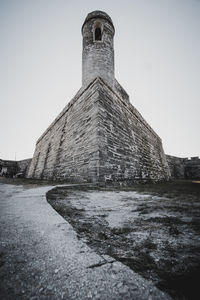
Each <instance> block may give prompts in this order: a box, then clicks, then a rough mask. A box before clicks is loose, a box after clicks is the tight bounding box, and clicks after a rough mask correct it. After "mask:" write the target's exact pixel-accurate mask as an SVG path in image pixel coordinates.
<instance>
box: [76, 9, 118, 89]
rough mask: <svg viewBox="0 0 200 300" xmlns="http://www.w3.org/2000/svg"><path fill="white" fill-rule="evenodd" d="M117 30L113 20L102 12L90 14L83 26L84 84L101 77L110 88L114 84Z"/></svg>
mask: <svg viewBox="0 0 200 300" xmlns="http://www.w3.org/2000/svg"><path fill="white" fill-rule="evenodd" d="M114 33H115V29H114V26H113V23H112V20H111V18H110V17H109V16H108V15H107V14H106V13H105V12H102V11H93V12H91V13H89V14H88V15H87V17H86V19H85V21H84V23H83V26H82V35H83V52H82V84H83V86H86V85H88V84H89V83H90V82H91V81H92V80H93V79H94V78H96V77H101V78H102V79H103V80H105V82H107V83H108V84H109V85H110V86H113V82H114V77H115V74H114V46H113V37H114Z"/></svg>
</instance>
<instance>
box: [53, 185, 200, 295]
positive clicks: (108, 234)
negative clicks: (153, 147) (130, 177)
mask: <svg viewBox="0 0 200 300" xmlns="http://www.w3.org/2000/svg"><path fill="white" fill-rule="evenodd" d="M124 191H125V192H127V193H125V192H124ZM106 197H107V198H106ZM47 199H48V201H49V203H50V204H51V205H52V206H53V207H54V208H55V209H56V210H57V211H58V212H59V213H60V214H61V215H62V216H63V217H64V218H65V219H66V220H67V221H68V222H69V223H70V224H71V225H72V226H73V227H74V229H75V230H76V232H77V234H78V236H79V238H83V239H84V241H86V242H87V243H88V245H89V246H90V247H91V248H93V249H94V250H95V251H97V252H98V253H99V254H107V255H110V256H112V257H114V258H115V259H116V260H118V261H121V262H122V263H124V264H126V265H128V266H129V267H130V268H131V269H132V270H134V271H135V272H138V273H139V274H140V275H141V276H143V277H144V278H146V279H148V280H151V281H153V282H154V284H155V285H156V286H157V287H158V288H160V289H161V290H163V291H166V292H167V293H169V294H170V295H171V296H172V298H173V299H179V300H180V299H199V296H200V289H199V278H200V254H199V253H200V185H199V184H198V183H194V182H191V181H178V182H171V183H167V184H151V185H136V186H134V187H128V188H123V189H119V188H115V189H112V188H107V189H106V188H104V189H97V188H92V189H91V188H89V187H73V188H66V187H65V188H56V189H54V190H52V191H50V192H48V194H47ZM102 199H104V202H103V204H101V200H102ZM98 201H99V202H98ZM108 202H110V203H111V205H110V206H109V205H108V204H109V203H108ZM104 204H105V206H104ZM116 214H117V223H116V224H117V225H116V226H114V225H113V224H112V222H111V223H110V220H112V218H113V217H114V216H115V215H116Z"/></svg>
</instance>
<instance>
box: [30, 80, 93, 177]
mask: <svg viewBox="0 0 200 300" xmlns="http://www.w3.org/2000/svg"><path fill="white" fill-rule="evenodd" d="M96 100H97V97H96V87H95V85H94V83H92V84H90V85H89V87H87V88H86V89H85V90H80V91H79V92H78V94H77V95H76V96H75V97H74V99H72V101H71V102H70V103H69V104H68V105H67V106H66V107H65V109H64V110H63V111H62V112H61V114H60V115H59V116H58V118H57V119H56V120H55V121H54V122H53V123H52V125H51V126H50V127H49V128H48V129H47V130H46V132H45V133H44V134H43V135H42V136H41V138H40V139H39V140H38V142H37V144H36V149H35V153H34V156H33V160H32V163H31V166H30V168H29V173H28V177H29V178H41V179H53V180H69V181H92V182H96V180H97V172H98V162H99V156H98V145H97V106H96V105H95V103H96Z"/></svg>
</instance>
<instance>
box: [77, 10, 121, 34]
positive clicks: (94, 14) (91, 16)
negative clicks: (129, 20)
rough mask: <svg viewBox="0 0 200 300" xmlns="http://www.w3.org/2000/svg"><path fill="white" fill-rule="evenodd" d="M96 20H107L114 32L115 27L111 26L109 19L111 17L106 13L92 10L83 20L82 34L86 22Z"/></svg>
mask: <svg viewBox="0 0 200 300" xmlns="http://www.w3.org/2000/svg"><path fill="white" fill-rule="evenodd" d="M97 18H101V19H105V20H107V21H108V22H109V23H110V25H112V27H113V29H114V30H115V27H114V25H113V22H112V19H111V17H110V16H109V15H108V14H107V13H105V12H104V11H101V10H94V11H92V12H91V13H89V14H88V15H87V17H86V18H85V21H84V23H83V26H82V32H83V27H84V25H85V24H86V23H87V22H88V21H90V20H91V19H97Z"/></svg>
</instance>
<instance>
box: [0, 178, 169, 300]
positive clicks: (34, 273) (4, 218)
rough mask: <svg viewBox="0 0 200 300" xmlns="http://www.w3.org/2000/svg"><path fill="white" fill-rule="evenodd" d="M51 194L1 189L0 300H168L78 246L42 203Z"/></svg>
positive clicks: (102, 257)
mask: <svg viewBox="0 0 200 300" xmlns="http://www.w3.org/2000/svg"><path fill="white" fill-rule="evenodd" d="M52 188H53V187H52V186H43V187H37V188H30V187H29V188H28V189H27V188H25V187H23V186H17V185H10V184H9V185H8V184H2V183H0V227H1V230H0V297H1V299H3V300H4V299H31V300H35V299H149V300H150V299H170V297H169V296H168V295H166V294H165V293H163V292H161V291H160V290H158V289H157V288H156V287H155V286H154V285H153V284H152V283H151V282H149V281H147V280H145V279H143V278H142V277H141V276H140V275H138V274H136V273H135V272H133V271H132V270H131V269H130V268H129V267H127V266H125V265H124V264H122V263H120V262H117V261H115V259H113V258H112V257H109V256H108V255H98V254H97V253H95V251H94V250H92V249H90V248H89V247H88V246H87V245H86V244H85V243H84V242H83V241H81V240H79V239H78V238H77V234H76V232H75V231H74V229H73V227H72V226H71V225H70V224H69V223H68V222H67V221H65V220H64V219H63V218H62V217H61V216H60V215H59V214H58V213H57V212H56V211H55V210H54V209H53V208H52V207H51V206H50V204H48V203H47V201H46V196H45V195H46V192H47V191H49V190H50V189H52Z"/></svg>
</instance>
